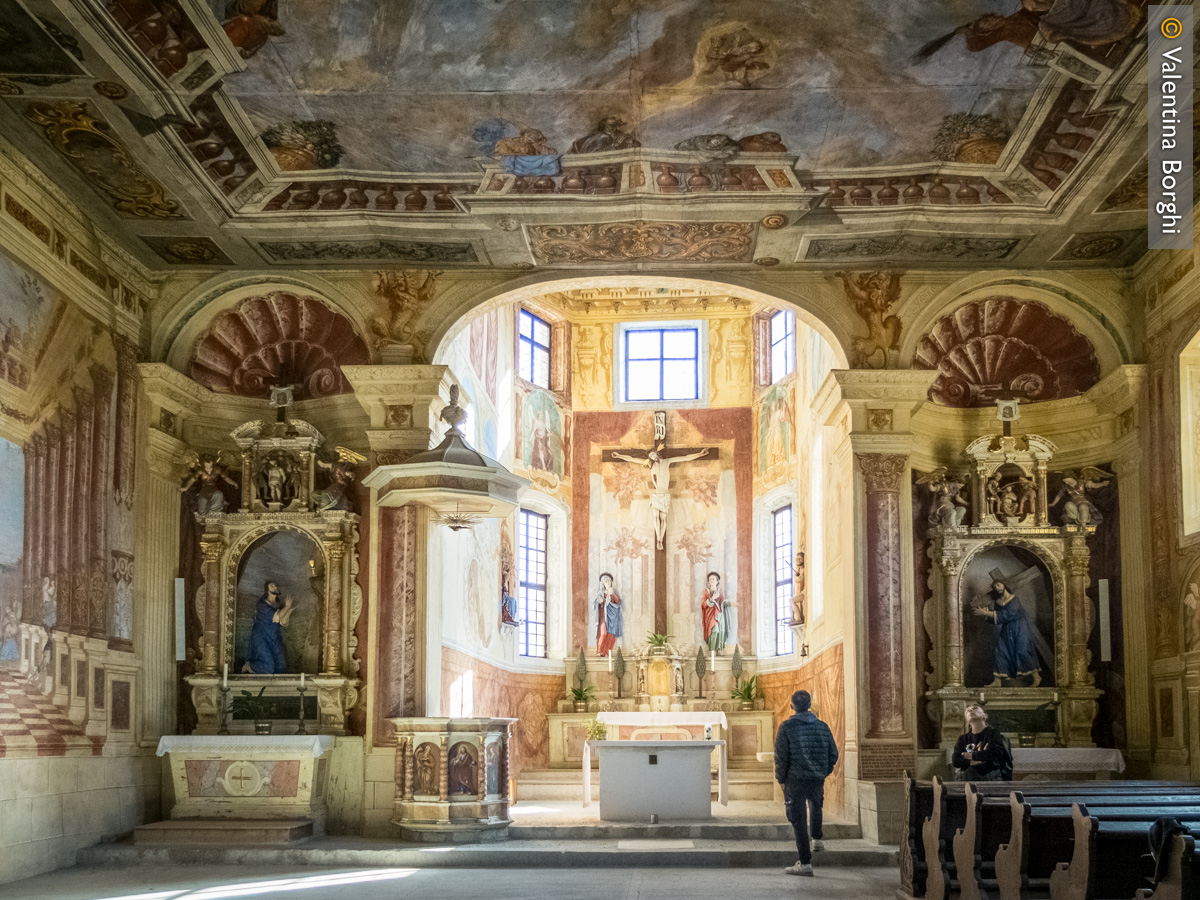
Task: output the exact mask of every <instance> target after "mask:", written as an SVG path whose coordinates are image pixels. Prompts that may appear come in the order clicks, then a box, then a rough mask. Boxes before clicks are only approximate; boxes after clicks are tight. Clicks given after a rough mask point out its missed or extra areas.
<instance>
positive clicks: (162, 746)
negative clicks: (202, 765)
mask: <svg viewBox="0 0 1200 900" xmlns="http://www.w3.org/2000/svg"><path fill="white" fill-rule="evenodd" d="M333 743H334V740H333V737H332V736H331V735H328V734H270V735H267V734H264V735H248V734H164V735H163V736H162V737H161V738H159V739H158V755H159V756H165V755H166V754H168V753H227V754H236V753H299V752H302V751H304V750H307V751H308V752H310V753H311V754H312V755H313V757H319V756H322V755H324V754H326V753H328V752H329V751H331V750H332V749H333Z"/></svg>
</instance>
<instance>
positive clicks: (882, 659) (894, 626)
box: [857, 453, 907, 737]
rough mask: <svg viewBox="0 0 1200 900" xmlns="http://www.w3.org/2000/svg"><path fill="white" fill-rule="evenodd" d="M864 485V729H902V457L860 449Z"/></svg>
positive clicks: (888, 732) (878, 732)
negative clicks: (862, 451)
mask: <svg viewBox="0 0 1200 900" xmlns="http://www.w3.org/2000/svg"><path fill="white" fill-rule="evenodd" d="M857 456H858V463H859V466H860V467H861V469H862V473H863V482H864V487H865V489H866V495H865V503H864V507H863V508H864V511H865V514H866V522H865V526H866V541H865V563H866V571H865V579H864V596H863V600H864V604H863V607H864V609H863V611H864V613H865V618H866V622H865V626H866V628H865V630H866V648H865V649H866V665H865V667H864V673H863V674H864V677H865V679H866V685H865V686H866V689H867V690H866V696H867V706H868V716H867V735H869V736H872V737H876V736H883V737H886V736H900V735H903V734H904V669H903V667H904V658H905V657H904V616H903V610H902V606H901V594H900V590H901V577H902V574H901V558H902V556H903V551H902V549H901V546H900V476H901V475H903V474H904V469H905V464H906V462H907V460H906V458H905V457H904V456H902V455H899V454H894V453H860V454H857Z"/></svg>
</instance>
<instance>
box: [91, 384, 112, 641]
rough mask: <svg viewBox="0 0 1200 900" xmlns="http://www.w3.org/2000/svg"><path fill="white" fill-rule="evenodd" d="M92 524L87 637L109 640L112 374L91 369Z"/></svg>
mask: <svg viewBox="0 0 1200 900" xmlns="http://www.w3.org/2000/svg"><path fill="white" fill-rule="evenodd" d="M90 372H91V376H92V390H93V401H92V402H93V409H92V415H93V418H92V502H91V508H92V512H91V515H92V521H91V532H92V533H91V557H90V559H89V560H88V568H89V570H90V579H91V596H90V598H89V599H90V600H91V604H90V609H89V613H88V636H89V637H93V638H100V639H107V638H108V620H109V608H108V607H109V602H110V598H111V596H112V590H111V581H110V579H109V573H108V508H109V503H110V502H111V497H112V489H111V482H110V481H109V479H108V477H107V476H108V432H109V421H110V420H109V415H110V411H111V408H112V402H111V401H112V386H113V376H112V373H111V372H110V371H109V370H108V369H105V368H104V367H103V366H92V367H91V369H90Z"/></svg>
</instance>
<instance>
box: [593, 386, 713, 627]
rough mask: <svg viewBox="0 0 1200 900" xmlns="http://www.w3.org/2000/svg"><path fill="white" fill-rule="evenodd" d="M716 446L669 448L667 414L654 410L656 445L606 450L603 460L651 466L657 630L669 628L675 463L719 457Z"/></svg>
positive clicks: (649, 467)
mask: <svg viewBox="0 0 1200 900" xmlns="http://www.w3.org/2000/svg"><path fill="white" fill-rule="evenodd" d="M719 454H720V451H719V450H718V448H716V447H677V448H673V449H669V450H668V449H667V414H666V413H665V412H663V411H661V410H660V411H657V412H655V413H654V445H653V446H652V447H651V448H650V449H649V450H631V451H629V452H622V451H620V450H605V451H604V452H603V453H602V454H601V457H600V458H601V461H602V462H614V461H619V462H628V463H634V464H635V465H639V466H645V467H646V468H647V469H649V470H650V518H651V522H652V524H653V525H654V536H655V539H656V540H655V548H656V552H655V554H654V630H655V631H657V632H659V633H666V630H667V552H666V543H665V540H666V536H667V513H668V512H669V511H670V509H671V466H673V465H675V464H676V463H684V462H691V461H692V460H697V459H714V460H715V459H719Z"/></svg>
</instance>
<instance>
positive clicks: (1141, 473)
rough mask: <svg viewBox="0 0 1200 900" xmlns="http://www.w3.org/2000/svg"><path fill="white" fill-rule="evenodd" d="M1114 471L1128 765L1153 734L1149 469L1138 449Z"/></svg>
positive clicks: (1143, 752)
mask: <svg viewBox="0 0 1200 900" xmlns="http://www.w3.org/2000/svg"><path fill="white" fill-rule="evenodd" d="M1113 471H1114V472H1115V473H1116V475H1117V479H1118V480H1117V485H1118V490H1119V491H1120V494H1119V497H1120V514H1121V612H1122V617H1121V619H1122V621H1121V622H1120V623H1117V622H1114V623H1112V624H1113V629H1114V631H1115V630H1116V628H1117V627H1119V626H1120V627H1121V628H1122V633H1123V640H1124V641H1125V671H1124V673H1123V675H1124V677H1125V728H1126V736H1127V738H1128V750H1129V756H1130V764H1131V766H1132V765H1133V764H1134V763H1135V762H1136V763H1138V764H1140V765H1142V766H1145V765H1148V763H1149V760H1150V743H1151V737H1152V735H1153V724H1152V719H1151V710H1152V709H1153V704H1152V703H1151V691H1150V671H1149V667H1148V666H1147V665H1145V664H1144V662H1143V661H1144V660H1148V659H1150V651H1151V633H1152V628H1153V617H1152V615H1151V614H1152V612H1153V608H1152V603H1153V600H1152V598H1151V597H1150V596H1148V594H1147V591H1146V590H1145V587H1146V585H1148V584H1149V583H1150V573H1149V571H1148V570H1149V566H1148V563H1149V553H1148V550H1147V546H1146V541H1145V540H1143V536H1144V535H1147V534H1149V533H1150V522H1149V507H1148V505H1147V503H1146V499H1147V497H1146V491H1145V479H1146V476H1147V472H1146V469H1145V467H1144V466H1143V464H1142V458H1141V454H1140V453H1138V452H1137V449H1136V447H1135V449H1134V452H1132V453H1130V454H1129V455H1128V456H1124V457H1122V458H1120V459H1118V460H1117V462H1116V464H1115V465H1114V466H1113ZM1126 488H1127V489H1126ZM1133 777H1135V778H1136V777H1141V776H1140V775H1134V776H1133Z"/></svg>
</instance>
